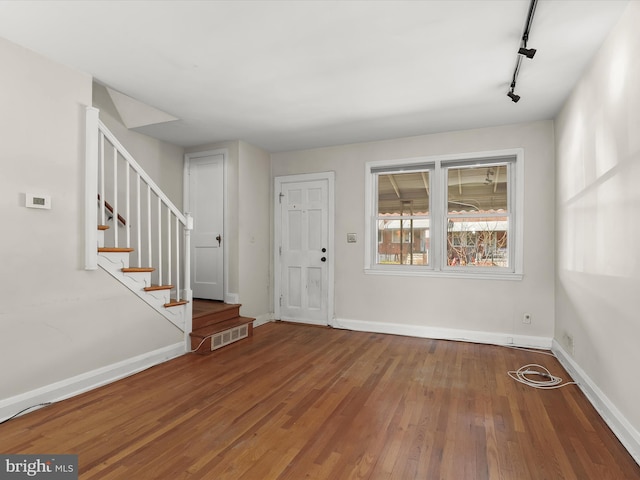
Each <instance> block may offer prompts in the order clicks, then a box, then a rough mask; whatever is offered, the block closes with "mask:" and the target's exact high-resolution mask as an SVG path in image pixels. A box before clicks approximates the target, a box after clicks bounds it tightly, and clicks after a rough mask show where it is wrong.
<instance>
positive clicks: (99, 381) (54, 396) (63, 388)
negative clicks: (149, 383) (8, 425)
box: [0, 342, 184, 421]
mask: <svg viewBox="0 0 640 480" xmlns="http://www.w3.org/2000/svg"><path fill="white" fill-rule="evenodd" d="M180 355H184V343H182V342H180V343H176V344H174V345H169V346H167V347H163V348H160V349H158V350H154V351H152V352H148V353H144V354H142V355H138V356H137V357H133V358H129V359H127V360H123V361H121V362H118V363H114V364H112V365H108V366H106V367H102V368H98V369H96V370H92V371H90V372H86V373H82V374H80V375H76V376H75V377H71V378H67V379H65V380H61V381H59V382H56V383H52V384H50V385H46V386H44V387H40V388H37V389H35V390H31V391H30V392H25V393H21V394H20V395H16V396H13V397H9V398H5V399H3V400H0V421H2V420H6V419H7V418H10V417H12V416H13V415H15V414H16V413H18V412H20V411H22V410H24V409H28V408H29V407H32V406H34V405H39V404H42V403H53V402H58V401H60V400H64V399H65V398H70V397H73V396H75V395H79V394H81V393H83V392H86V391H89V390H92V389H94V388H98V387H101V386H102V385H106V384H108V383H111V382H115V381H116V380H120V379H122V378H125V377H128V376H130V375H133V374H135V373H138V372H141V371H142V370H146V369H147V368H150V367H153V366H154V365H158V364H160V363H163V362H166V361H167V360H171V359H172V358H175V357H179V356H180ZM29 411H33V409H30V410H29ZM25 413H28V412H25Z"/></svg>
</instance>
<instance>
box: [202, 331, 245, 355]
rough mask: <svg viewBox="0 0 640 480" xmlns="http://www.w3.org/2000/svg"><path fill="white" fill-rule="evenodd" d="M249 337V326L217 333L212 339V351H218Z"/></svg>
mask: <svg viewBox="0 0 640 480" xmlns="http://www.w3.org/2000/svg"><path fill="white" fill-rule="evenodd" d="M248 336H249V327H248V325H239V326H237V327H234V328H231V329H229V330H225V331H224V332H220V333H216V334H215V335H214V336H213V337H211V350H212V351H213V350H217V349H218V348H222V347H224V346H225V345H229V344H230V343H233V342H235V341H237V340H240V339H242V338H247V337H248Z"/></svg>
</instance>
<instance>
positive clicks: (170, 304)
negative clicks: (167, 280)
mask: <svg viewBox="0 0 640 480" xmlns="http://www.w3.org/2000/svg"><path fill="white" fill-rule="evenodd" d="M187 303H189V302H188V301H186V300H176V299H175V298H172V299H171V300H169V301H168V302H167V303H165V304H164V308H171V307H179V306H180V305H186V304H187Z"/></svg>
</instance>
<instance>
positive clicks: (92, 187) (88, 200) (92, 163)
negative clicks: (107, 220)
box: [84, 107, 99, 270]
mask: <svg viewBox="0 0 640 480" xmlns="http://www.w3.org/2000/svg"><path fill="white" fill-rule="evenodd" d="M98 112H99V110H98V109H97V108H93V107H87V110H86V116H85V180H84V185H85V186H84V188H85V190H84V191H85V200H84V213H85V216H84V228H85V246H84V248H85V257H84V258H85V265H84V268H85V270H97V268H98Z"/></svg>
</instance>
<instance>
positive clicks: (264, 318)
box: [253, 313, 273, 327]
mask: <svg viewBox="0 0 640 480" xmlns="http://www.w3.org/2000/svg"><path fill="white" fill-rule="evenodd" d="M269 322H273V314H272V313H265V314H264V315H258V316H257V317H256V319H255V320H254V322H253V326H254V327H259V326H261V325H265V324H267V323H269Z"/></svg>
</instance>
